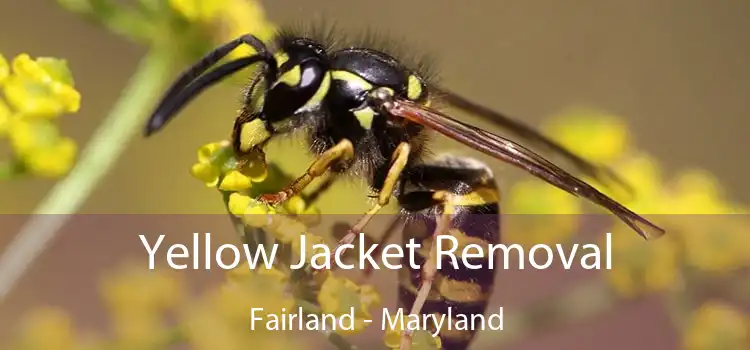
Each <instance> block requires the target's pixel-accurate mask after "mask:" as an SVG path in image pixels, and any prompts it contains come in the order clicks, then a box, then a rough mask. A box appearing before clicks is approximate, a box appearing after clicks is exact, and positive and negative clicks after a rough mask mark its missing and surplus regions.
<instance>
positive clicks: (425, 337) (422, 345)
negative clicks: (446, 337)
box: [383, 329, 443, 350]
mask: <svg viewBox="0 0 750 350" xmlns="http://www.w3.org/2000/svg"><path fill="white" fill-rule="evenodd" d="M402 334H403V330H400V329H387V330H386V331H385V336H384V338H383V340H384V343H385V346H387V347H388V348H389V349H401V335H402ZM411 348H412V349H413V350H439V349H442V348H443V342H442V341H441V339H440V337H433V336H432V334H431V333H430V332H428V331H425V330H418V331H415V332H414V333H412V336H411Z"/></svg>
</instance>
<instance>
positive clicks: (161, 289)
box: [101, 266, 183, 315]
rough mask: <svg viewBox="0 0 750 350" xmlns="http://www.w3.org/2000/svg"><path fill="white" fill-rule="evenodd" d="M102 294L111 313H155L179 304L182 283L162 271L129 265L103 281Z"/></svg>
mask: <svg viewBox="0 0 750 350" xmlns="http://www.w3.org/2000/svg"><path fill="white" fill-rule="evenodd" d="M101 290H102V294H103V297H104V300H105V301H106V303H107V305H108V307H109V310H110V311H111V312H112V313H113V314H123V315H127V314H156V313H159V312H161V311H163V310H168V309H171V308H174V307H175V306H176V305H177V304H179V302H180V301H181V299H182V297H183V295H182V284H181V282H180V280H178V279H176V278H175V276H174V275H173V274H171V273H170V272H167V271H165V270H161V271H160V270H154V271H151V270H145V269H143V268H141V267H135V266H132V267H130V266H128V267H123V268H121V269H120V270H118V271H116V273H115V274H113V275H111V276H107V277H105V278H104V280H103V281H102V289H101Z"/></svg>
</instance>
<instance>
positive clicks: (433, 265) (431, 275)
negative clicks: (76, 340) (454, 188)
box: [401, 191, 454, 350]
mask: <svg viewBox="0 0 750 350" xmlns="http://www.w3.org/2000/svg"><path fill="white" fill-rule="evenodd" d="M450 196H451V194H450V193H448V192H444V191H439V192H435V194H434V195H433V199H435V200H436V201H439V202H442V203H443V213H442V214H441V215H440V218H439V219H438V221H437V227H436V228H435V231H434V232H433V234H432V243H431V244H430V250H429V253H428V256H427V261H426V262H425V264H424V265H423V266H422V276H421V279H422V283H421V284H420V286H419V289H418V290H417V295H416V298H415V299H414V304H412V307H411V311H409V314H411V315H419V314H420V313H421V312H422V307H423V306H424V303H425V302H426V301H427V297H428V296H429V295H430V291H432V283H433V282H434V280H435V275H436V274H437V244H436V242H437V241H438V240H437V238H438V236H440V235H443V234H446V233H448V230H449V229H450V223H451V219H452V218H453V212H454V208H453V205H452V204H451V203H450V200H449V198H450ZM411 343H412V332H411V331H408V330H407V331H404V332H403V334H402V336H401V350H410V349H411Z"/></svg>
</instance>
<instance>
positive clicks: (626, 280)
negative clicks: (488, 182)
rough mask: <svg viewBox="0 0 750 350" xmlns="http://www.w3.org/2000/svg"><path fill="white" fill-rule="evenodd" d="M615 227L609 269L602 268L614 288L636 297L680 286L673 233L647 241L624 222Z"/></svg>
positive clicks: (676, 249)
mask: <svg viewBox="0 0 750 350" xmlns="http://www.w3.org/2000/svg"><path fill="white" fill-rule="evenodd" d="M615 228H616V229H615V230H612V235H611V237H612V256H611V261H612V269H611V270H602V272H603V273H604V277H605V279H606V280H607V281H608V282H609V284H610V285H611V286H612V287H613V288H614V289H615V291H617V292H618V293H619V294H620V295H622V296H624V297H635V296H638V295H641V294H645V293H651V292H660V291H664V290H669V289H671V288H676V287H678V286H679V283H680V282H681V276H680V274H679V255H678V253H679V251H678V247H677V245H676V243H675V242H674V240H673V238H672V236H663V237H661V238H660V239H657V240H650V241H646V240H644V239H643V238H642V237H640V236H638V235H636V234H634V233H633V232H632V231H631V230H630V229H629V228H627V227H626V225H624V224H620V223H618V224H617V225H615ZM601 246H602V247H603V246H605V244H604V242H602V244H601Z"/></svg>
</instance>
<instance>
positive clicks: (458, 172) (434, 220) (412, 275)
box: [399, 165, 500, 350]
mask: <svg viewBox="0 0 750 350" xmlns="http://www.w3.org/2000/svg"><path fill="white" fill-rule="evenodd" d="M472 170H473V174H474V175H473V179H472V175H471V173H472ZM472 170H469V169H459V168H455V167H442V166H434V165H426V166H425V167H424V171H423V172H421V174H419V172H417V174H419V175H417V176H413V179H408V178H407V181H409V180H411V181H415V180H416V181H419V180H420V179H421V180H426V181H424V182H423V183H421V186H420V187H421V189H420V190H418V191H413V192H407V193H404V194H403V195H402V196H401V197H400V199H399V201H400V204H401V206H402V207H404V208H411V210H409V211H410V212H411V213H410V214H407V215H410V216H413V217H412V218H411V219H409V220H408V221H407V225H406V226H405V228H404V236H403V240H404V243H406V242H408V240H409V239H411V238H414V239H415V241H416V242H417V243H419V244H420V245H421V249H419V250H418V251H417V252H416V254H415V262H416V264H417V265H419V266H422V269H421V270H415V269H410V268H408V267H409V264H408V262H407V261H404V264H405V265H404V266H405V267H404V268H403V269H402V270H401V271H400V273H399V302H400V304H401V306H402V307H403V308H405V310H406V311H410V312H412V313H417V314H439V315H444V314H447V313H448V309H449V308H450V309H452V310H451V314H452V315H454V316H455V315H467V316H469V317H468V319H471V315H482V314H484V312H485V310H486V308H487V304H488V301H489V298H490V296H491V295H492V291H493V286H494V282H495V273H494V270H492V269H490V268H489V266H488V264H489V258H487V257H486V256H487V254H488V252H486V251H485V254H484V255H485V258H471V259H469V262H470V263H471V264H472V265H482V266H483V268H481V269H468V268H466V267H465V266H463V265H459V266H457V267H456V266H453V265H452V261H451V260H450V259H449V258H447V257H443V260H442V261H441V269H440V270H439V271H438V270H436V269H435V264H436V261H435V260H434V258H435V254H434V253H435V250H434V249H435V246H434V244H433V243H434V242H435V241H436V239H435V238H436V236H437V235H440V234H444V235H451V236H453V237H454V238H456V240H457V241H458V245H459V247H461V246H465V245H467V244H469V243H475V244H478V246H479V247H484V249H487V247H488V246H489V245H490V244H497V243H498V242H499V241H500V207H499V200H500V193H499V190H498V188H497V187H496V185H495V182H494V181H492V179H491V175H490V174H489V173H488V172H486V171H484V170H483V169H472ZM435 171H437V172H438V173H440V174H439V176H440V177H442V181H441V182H442V183H441V184H440V185H438V184H437V183H434V182H433V181H431V179H428V178H427V177H428V176H426V175H424V174H425V173H427V172H435ZM449 174H453V175H454V176H452V177H450V175H449ZM467 174H469V176H468V177H467ZM472 180H474V181H472ZM407 186H408V185H407ZM430 200H432V202H431V203H430ZM427 203H429V204H427ZM444 223H448V226H447V227H441V226H443V224H444ZM460 249H461V248H459V249H457V250H456V253H460ZM457 255H458V257H459V260H458V263H459V264H461V262H462V260H461V256H460V254H457ZM430 279H431V280H430ZM420 289H422V290H420ZM446 322H455V320H446ZM474 326H476V327H470V328H471V329H473V330H472V331H469V330H457V329H455V328H456V327H452V329H451V330H448V327H446V326H443V329H441V330H440V333H439V335H440V338H441V341H442V343H443V349H444V350H459V349H466V348H467V347H468V345H469V344H470V343H471V341H472V340H473V338H474V336H475V331H476V330H477V329H480V328H481V327H479V325H474ZM432 330H433V331H434V330H435V326H434V325H433V329H432ZM405 341H408V339H405Z"/></svg>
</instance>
